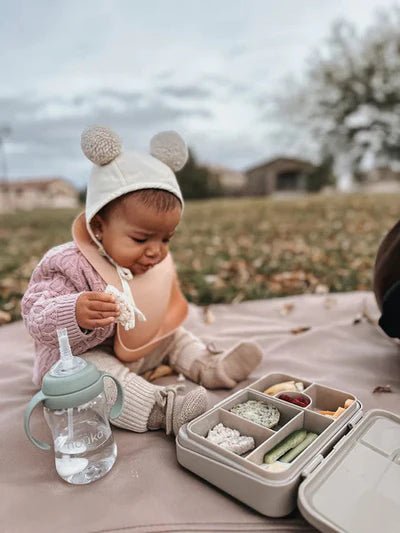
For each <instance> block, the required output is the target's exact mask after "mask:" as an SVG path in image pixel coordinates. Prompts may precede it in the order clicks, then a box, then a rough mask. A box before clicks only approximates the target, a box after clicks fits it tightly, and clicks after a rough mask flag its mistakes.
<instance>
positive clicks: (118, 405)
mask: <svg viewBox="0 0 400 533" xmlns="http://www.w3.org/2000/svg"><path fill="white" fill-rule="evenodd" d="M105 377H107V378H111V379H112V380H113V381H114V383H115V385H116V386H117V391H118V395H117V399H116V400H115V403H114V405H113V406H112V409H111V411H110V416H109V418H110V419H113V418H117V417H118V416H119V415H120V414H121V411H122V407H123V405H124V391H123V389H122V386H121V383H120V382H119V381H118V380H117V379H116V378H115V377H114V376H111V375H110V374H106V373H103V375H102V378H103V379H104V378H105Z"/></svg>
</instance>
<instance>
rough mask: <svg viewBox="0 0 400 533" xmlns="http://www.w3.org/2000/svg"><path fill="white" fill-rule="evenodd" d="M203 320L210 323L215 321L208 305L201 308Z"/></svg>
mask: <svg viewBox="0 0 400 533" xmlns="http://www.w3.org/2000/svg"><path fill="white" fill-rule="evenodd" d="M203 320H204V323H205V324H212V323H213V322H215V315H214V313H213V312H212V311H211V309H210V306H209V305H206V306H205V307H204V309H203Z"/></svg>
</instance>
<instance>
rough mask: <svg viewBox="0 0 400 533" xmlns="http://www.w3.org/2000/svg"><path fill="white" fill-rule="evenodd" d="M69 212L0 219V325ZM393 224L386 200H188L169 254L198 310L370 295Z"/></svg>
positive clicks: (15, 312) (398, 208)
mask: <svg viewBox="0 0 400 533" xmlns="http://www.w3.org/2000/svg"><path fill="white" fill-rule="evenodd" d="M75 214H76V212H74V211H72V210H46V211H43V210H41V211H34V212H29V213H23V212H21V213H14V214H12V215H2V216H0V310H1V311H0V323H1V317H3V318H2V321H3V322H5V321H6V320H8V318H11V319H16V318H18V317H19V302H20V299H21V296H22V294H23V292H24V290H25V288H26V285H27V283H28V280H29V277H30V274H31V272H32V270H33V268H34V267H35V265H36V264H37V262H38V261H39V259H40V258H41V256H42V255H43V253H44V252H45V251H46V250H47V249H49V248H50V247H51V246H54V245H56V244H59V243H62V242H65V241H68V240H70V224H71V221H72V220H73V218H74V216H75ZM399 217H400V196H396V195H368V196H361V195H351V196H340V195H335V196H307V197H301V198H291V199H273V198H267V199H265V198H260V199H247V198H246V199H226V200H212V201H199V202H190V203H187V204H186V209H185V216H184V221H183V223H182V224H181V226H180V228H179V230H178V232H177V234H176V236H175V237H174V240H173V241H172V243H171V248H172V251H173V253H174V257H175V261H176V263H177V266H178V269H179V272H180V278H181V282H182V286H183V290H184V292H185V294H186V295H187V297H188V299H189V300H190V301H193V302H196V303H199V304H209V303H216V302H232V301H235V302H238V301H242V300H246V299H255V298H269V297H272V296H283V295H290V294H301V293H305V292H307V293H313V292H328V291H329V292H336V291H351V290H360V289H370V288H371V272H372V267H373V263H374V257H375V253H376V250H377V247H378V244H379V242H380V240H381V238H382V237H383V235H384V233H385V232H386V231H387V230H388V229H389V228H390V227H391V226H392V225H393V224H394V223H395V221H396V220H397V219H398V218H399ZM8 315H10V316H8Z"/></svg>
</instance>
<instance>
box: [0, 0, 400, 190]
mask: <svg viewBox="0 0 400 533" xmlns="http://www.w3.org/2000/svg"><path fill="white" fill-rule="evenodd" d="M392 4H393V1H392V0H387V1H386V0H352V2H348V1H346V0H337V1H336V2H326V0H281V1H280V2H279V3H278V2H276V1H275V0H246V1H245V0H235V1H234V2H232V1H230V0H218V2H215V1H212V0H204V1H203V2H201V3H200V2H197V0H187V1H186V2H183V1H181V0H170V1H169V2H164V1H163V0H149V1H148V2H146V3H144V2H133V1H131V0H113V1H109V0H85V2H81V1H78V0H69V1H68V2H64V1H62V0H35V2H30V1H29V0H25V1H23V2H18V3H17V2H14V1H12V0H3V2H2V17H1V19H0V47H1V50H2V53H1V55H0V70H1V72H2V74H3V76H2V85H1V88H0V125H1V124H3V123H6V124H7V123H9V124H10V125H11V127H12V135H11V137H10V139H9V141H8V144H6V150H7V153H8V160H9V161H8V166H9V169H10V174H11V175H12V176H33V175H36V174H39V175H51V174H58V175H65V176H68V177H70V178H71V179H73V180H74V181H76V182H77V183H80V184H81V183H83V182H84V180H85V176H86V175H87V171H88V168H89V166H88V164H87V162H86V161H85V160H84V158H83V156H82V154H81V153H80V149H79V137H80V132H81V130H82V129H83V128H84V127H85V126H86V125H88V124H91V123H93V122H100V123H103V124H109V125H110V126H111V127H114V128H115V129H116V130H117V131H118V132H119V133H120V134H121V136H122V137H123V139H124V141H125V145H126V146H131V147H134V148H138V149H147V144H148V141H149V139H150V137H151V136H152V135H153V134H154V133H155V132H157V131H158V130H160V129H164V128H165V129H166V128H167V129H171V128H175V129H178V130H179V131H181V132H182V134H184V135H185V136H186V138H187V139H188V141H189V143H191V144H192V145H193V147H194V149H195V152H196V153H197V154H198V156H199V158H200V159H201V160H203V161H210V162H214V163H221V164H225V165H231V166H234V167H236V168H241V167H245V166H247V165H250V164H252V163H253V162H254V161H255V160H260V159H265V158H266V157H268V155H270V154H273V153H276V152H278V151H279V149H280V147H281V144H280V142H281V141H280V140H279V139H276V138H274V136H273V135H271V132H273V131H274V124H270V123H269V122H268V121H267V120H266V119H265V109H266V108H268V106H269V105H270V97H271V95H272V94H273V93H276V92H279V90H280V87H281V86H282V87H284V85H283V82H282V79H283V77H284V76H285V75H286V74H288V73H294V74H300V73H301V72H302V70H303V69H304V62H305V59H306V58H307V56H308V55H309V54H310V52H311V50H312V49H313V48H315V47H316V46H319V45H320V43H321V40H322V39H323V38H324V37H325V36H326V35H327V32H328V30H329V26H330V24H331V23H332V21H333V20H334V19H335V18H337V17H339V16H343V17H346V18H348V19H350V20H352V21H354V22H356V23H357V24H358V26H359V27H360V28H364V27H365V26H366V25H367V24H369V23H370V21H371V19H372V16H373V13H374V10H375V9H376V7H382V6H385V5H392Z"/></svg>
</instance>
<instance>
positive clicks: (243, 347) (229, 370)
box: [221, 341, 262, 385]
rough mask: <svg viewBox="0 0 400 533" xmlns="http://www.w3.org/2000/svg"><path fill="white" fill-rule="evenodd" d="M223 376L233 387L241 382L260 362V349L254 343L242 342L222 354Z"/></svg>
mask: <svg viewBox="0 0 400 533" xmlns="http://www.w3.org/2000/svg"><path fill="white" fill-rule="evenodd" d="M221 357H222V366H223V369H224V372H225V374H226V375H227V376H228V377H229V378H230V379H231V380H233V381H235V385H236V384H237V383H239V382H240V381H243V380H244V379H246V378H247V377H248V375H249V374H250V373H251V372H252V371H253V370H254V369H255V368H256V366H258V365H259V364H260V362H261V360H262V351H261V348H260V347H259V346H258V344H256V343H255V342H247V341H243V342H240V343H239V344H237V345H236V346H234V347H233V348H230V349H229V350H227V351H226V352H225V353H224V354H222V356H221Z"/></svg>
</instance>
